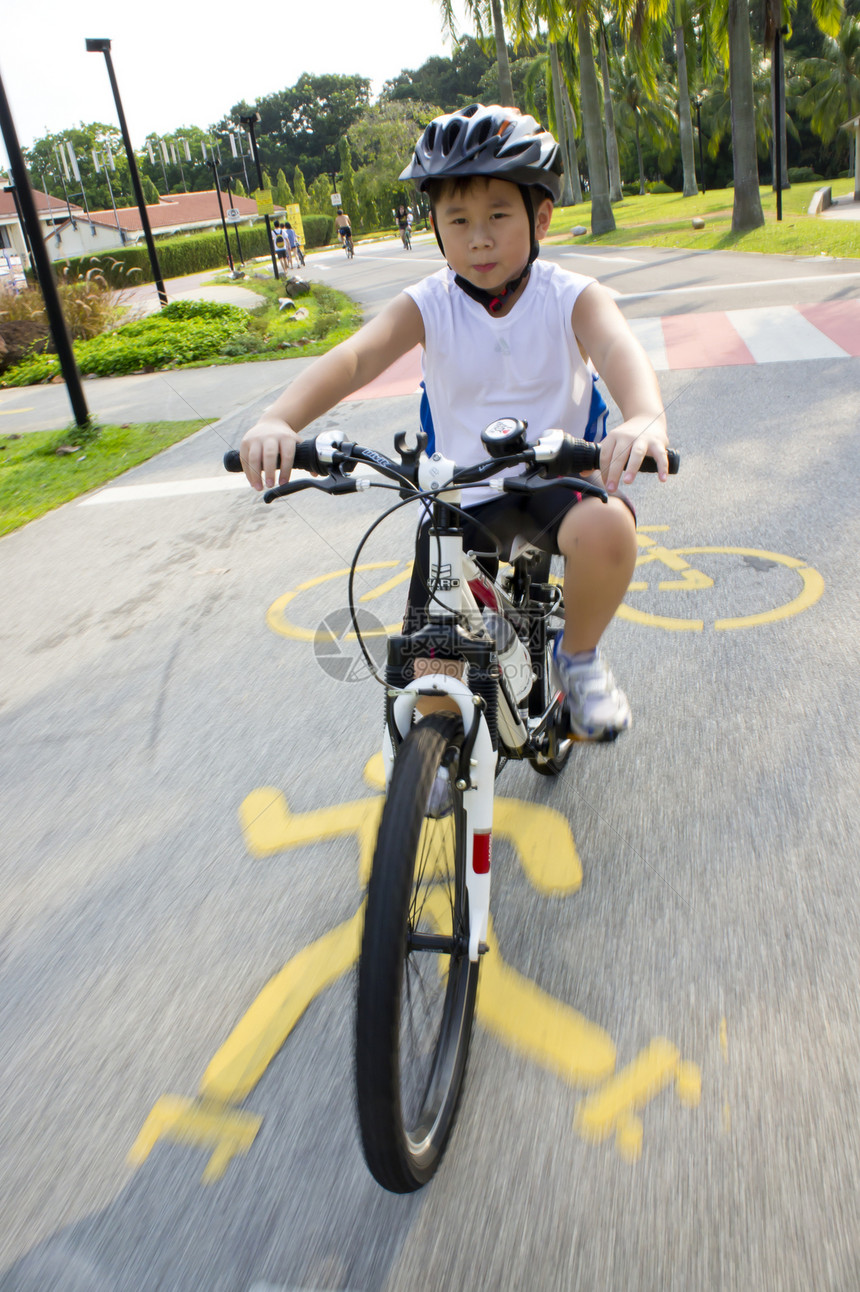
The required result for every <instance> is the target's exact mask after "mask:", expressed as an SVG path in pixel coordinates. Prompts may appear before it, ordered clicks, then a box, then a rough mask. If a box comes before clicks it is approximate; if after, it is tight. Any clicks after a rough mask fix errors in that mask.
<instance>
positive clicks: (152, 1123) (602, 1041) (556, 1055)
mask: <svg viewBox="0 0 860 1292" xmlns="http://www.w3.org/2000/svg"><path fill="white" fill-rule="evenodd" d="M364 775H365V780H366V781H367V782H368V784H369V785H371V786H372V787H373V788H374V789H378V790H381V789H382V788H383V786H384V770H383V766H382V758H381V755H379V754H377V755H375V756H374V757H373V758H371V759H370V760H369V761H368V763H367V765H366V767H365V771H364ZM382 804H383V798H382V796H381V795H379V796H374V797H371V798H362V799H355V800H352V801H351V802H347V803H341V804H337V805H335V806H333V807H329V808H319V809H316V810H312V811H310V812H303V813H294V812H292V811H291V810H290V808H289V806H288V804H287V801H286V799H285V798H284V796H283V794H282V793H281V792H280V791H279V790H277V789H274V788H271V787H264V788H260V789H257V790H253V791H252V792H251V793H250V794H248V795H247V797H246V798H245V799H244V800H243V802H242V804H241V806H240V809H239V818H240V822H241V826H242V833H243V836H244V839H245V843H246V846H247V848H248V851H249V852H250V853H251V854H252V855H253V856H255V857H260V858H263V857H270V856H273V855H275V854H277V853H280V852H283V851H286V850H287V849H290V848H296V847H302V846H303V845H305V844H308V843H312V842H319V841H321V840H324V839H334V838H337V837H341V836H345V835H352V836H354V837H355V839H356V842H357V844H358V853H359V878H360V882H361V883H362V885H364V884H365V883H366V882H367V877H368V875H369V873H370V864H371V860H372V857H373V848H374V843H375V839H376V831H377V827H378V823H379V816H380V812H381V810H382ZM495 813H496V815H495V817H494V822H493V826H494V832H495V834H496V835H497V837H500V838H501V837H505V838H507V839H509V841H510V842H511V844H512V845H513V847H514V849H515V851H516V853H517V856H518V857H519V860H520V863H521V865H522V867H523V870H524V872H525V874H526V876H527V878H528V880H529V882H530V883H531V884H532V885H533V886H534V887H535V888H536V889H537V890H538V891H539V892H541V893H542V894H544V895H549V896H555V897H559V898H563V897H567V896H570V895H571V894H572V893H575V892H576V891H577V890H578V888H579V887H580V884H581V882H582V867H581V864H580V860H579V856H578V853H577V850H576V845H575V843H574V840H573V836H572V835H571V832H570V827H569V825H568V823H567V820H566V819H565V818H564V817H563V816H562V815H561V813H559V812H556V811H555V810H554V809H552V808H548V807H545V806H543V805H540V804H535V803H525V802H521V801H519V800H516V799H508V798H497V799H496V801H495ZM430 824H431V826H432V824H433V823H430ZM362 920H363V907H359V909H358V910H357V911H356V913H355V914H354V915H353V916H352V917H351V918H350V919H348V920H346V921H344V922H343V923H342V924H339V925H337V926H336V927H335V928H334V929H331V930H329V932H327V933H325V934H324V935H323V936H322V937H321V938H318V939H316V941H314V942H312V943H310V944H309V945H308V946H306V947H304V948H303V949H302V950H301V951H299V952H298V953H297V954H296V955H295V956H293V957H292V958H291V959H290V960H289V961H288V962H287V964H286V965H284V967H283V968H282V969H281V970H280V971H279V972H278V973H277V974H275V975H274V977H272V978H271V979H270V980H269V981H268V982H267V983H266V985H265V986H264V988H263V990H262V991H261V992H260V993H259V995H258V996H257V998H256V1000H255V1001H254V1002H253V1004H252V1005H251V1007H250V1008H249V1009H248V1011H247V1012H246V1013H245V1014H244V1015H243V1017H242V1018H241V1019H240V1020H239V1022H238V1023H237V1025H236V1027H235V1028H234V1029H233V1031H232V1032H231V1033H230V1035H229V1036H228V1038H227V1039H226V1041H225V1042H224V1044H223V1045H222V1046H221V1047H220V1048H219V1050H218V1051H217V1053H216V1054H215V1055H214V1056H213V1058H212V1060H211V1062H210V1063H209V1065H208V1067H207V1068H206V1071H205V1073H204V1075H203V1078H202V1080H201V1082H200V1088H199V1093H198V1095H197V1097H196V1098H183V1097H181V1096H176V1095H164V1096H162V1098H161V1099H159V1100H158V1101H157V1103H156V1104H155V1106H154V1107H153V1109H152V1111H151V1113H150V1115H149V1117H148V1118H147V1120H146V1123H145V1124H144V1126H143V1128H142V1129H141V1131H140V1134H139V1135H138V1137H137V1140H136V1141H135V1144H134V1146H133V1147H132V1150H131V1154H130V1158H131V1160H132V1161H133V1162H135V1163H141V1162H143V1161H145V1159H146V1158H147V1156H148V1155H149V1153H150V1152H151V1150H152V1148H153V1147H154V1145H155V1144H156V1143H157V1142H158V1140H159V1139H161V1138H166V1139H170V1140H174V1141H178V1142H183V1143H188V1144H191V1145H194V1146H196V1147H200V1148H205V1149H208V1150H209V1151H210V1152H211V1156H210V1159H209V1162H208V1164H207V1166H206V1168H205V1170H204V1173H203V1181H204V1182H205V1183H208V1182H210V1181H212V1180H215V1179H218V1178H220V1176H221V1175H223V1173H224V1171H225V1170H226V1168H227V1166H228V1165H229V1162H230V1161H231V1159H232V1158H233V1157H234V1156H236V1155H237V1154H240V1153H246V1152H247V1151H248V1150H249V1148H250V1147H251V1144H252V1143H253V1140H254V1137H255V1135H256V1132H257V1130H258V1129H259V1126H260V1125H261V1123H262V1118H260V1117H259V1116H256V1115H254V1114H251V1113H248V1112H247V1111H245V1110H243V1109H241V1108H239V1107H237V1105H238V1104H240V1103H241V1101H242V1100H244V1099H245V1098H247V1096H248V1095H249V1094H250V1093H251V1091H252V1090H253V1089H254V1087H255V1086H256V1085H257V1083H258V1082H259V1080H260V1078H261V1077H262V1076H263V1073H264V1072H265V1071H266V1069H267V1067H268V1066H269V1064H270V1063H271V1062H272V1060H273V1059H274V1058H275V1056H276V1055H277V1053H278V1052H279V1050H280V1049H281V1048H282V1046H283V1045H284V1043H285V1041H286V1040H287V1038H288V1037H289V1035H290V1033H291V1032H292V1030H293V1029H294V1028H295V1026H296V1025H297V1023H298V1022H299V1020H300V1018H301V1016H302V1014H303V1013H304V1012H305V1010H306V1009H307V1008H308V1007H309V1005H310V1004H311V1003H312V1002H313V1001H314V1000H315V999H316V997H317V996H318V995H319V994H320V993H321V992H322V991H324V990H325V988H326V987H328V986H330V985H331V984H332V983H333V982H335V981H336V980H337V979H338V978H339V977H340V976H341V975H342V974H344V973H346V972H347V971H348V970H349V969H350V968H351V967H352V966H353V965H354V964H355V962H356V960H357V958H358V951H359V944H360V939H361V928H362ZM488 943H489V946H490V952H489V954H488V955H487V956H485V957H484V961H483V964H482V970H481V984H480V990H479V993H478V1005H477V1019H478V1021H479V1022H480V1023H481V1024H482V1025H483V1026H484V1027H485V1028H486V1029H487V1030H488V1031H490V1032H491V1033H492V1034H493V1035H494V1036H496V1037H498V1039H499V1040H501V1041H503V1042H504V1043H505V1044H506V1045H508V1046H510V1047H511V1048H512V1049H515V1050H517V1051H518V1052H520V1053H524V1054H526V1055H528V1056H529V1057H530V1058H532V1059H533V1060H534V1061H535V1062H537V1063H539V1064H540V1065H541V1066H542V1067H544V1068H546V1069H547V1070H548V1071H550V1072H553V1073H555V1074H556V1075H557V1076H559V1077H561V1078H562V1079H563V1080H565V1081H566V1082H567V1083H568V1084H570V1085H571V1086H573V1087H574V1088H578V1089H582V1090H584V1091H588V1092H589V1093H588V1094H587V1095H586V1097H585V1098H584V1099H582V1100H581V1101H580V1102H579V1103H578V1104H577V1107H576V1110H575V1117H574V1121H573V1128H574V1129H575V1130H576V1132H577V1133H578V1134H580V1135H581V1136H582V1137H583V1138H585V1139H586V1140H589V1141H594V1142H599V1141H601V1140H604V1139H606V1138H607V1137H608V1136H610V1135H614V1137H615V1144H616V1147H617V1149H618V1151H619V1152H620V1153H621V1154H622V1155H623V1156H625V1157H627V1158H628V1159H630V1160H635V1159H636V1158H638V1156H639V1154H640V1153H641V1149H642V1139H643V1128H642V1123H641V1120H640V1118H639V1117H638V1115H637V1114H638V1112H639V1111H640V1110H641V1108H642V1107H643V1106H644V1105H645V1104H646V1103H647V1102H648V1101H650V1100H651V1099H652V1098H654V1097H655V1096H656V1095H657V1094H658V1093H660V1091H662V1090H663V1089H666V1088H668V1087H671V1086H674V1088H675V1091H676V1094H677V1095H678V1098H679V1100H680V1101H681V1102H683V1103H686V1104H687V1105H695V1104H696V1103H698V1098H699V1092H700V1090H701V1076H700V1073H699V1069H698V1067H697V1066H696V1065H695V1064H694V1063H688V1062H687V1063H685V1062H682V1060H681V1057H680V1052H679V1051H678V1049H677V1047H675V1046H674V1045H673V1044H672V1043H671V1042H670V1041H667V1040H665V1039H664V1038H660V1037H657V1038H655V1039H654V1040H653V1041H652V1042H651V1044H650V1046H649V1047H648V1048H647V1049H646V1050H644V1051H643V1052H642V1053H641V1054H640V1055H638V1056H636V1057H635V1058H634V1060H633V1062H632V1063H631V1064H629V1065H628V1066H627V1067H625V1068H623V1069H621V1070H616V1050H615V1045H614V1043H613V1041H612V1038H611V1037H610V1036H609V1033H608V1032H606V1031H605V1029H604V1028H602V1027H600V1026H599V1025H598V1024H596V1023H593V1022H591V1021H590V1020H589V1019H587V1018H585V1017H584V1016H583V1015H582V1014H580V1013H578V1011H576V1010H575V1009H573V1008H572V1007H571V1006H570V1005H567V1004H566V1003H565V1002H563V1001H560V1000H557V999H556V998H555V997H553V996H551V995H549V993H547V992H545V991H544V990H543V989H542V988H541V987H540V986H539V985H538V984H537V983H535V982H533V981H531V979H529V978H526V977H525V976H524V975H522V974H520V973H519V972H518V971H517V970H516V969H514V968H513V967H512V966H510V965H508V964H506V962H505V960H504V958H503V956H502V953H501V949H500V947H499V943H498V940H497V938H496V936H495V934H494V931H493V927H492V922H491V924H490V929H489V934H488Z"/></svg>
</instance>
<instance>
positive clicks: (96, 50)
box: [87, 39, 110, 54]
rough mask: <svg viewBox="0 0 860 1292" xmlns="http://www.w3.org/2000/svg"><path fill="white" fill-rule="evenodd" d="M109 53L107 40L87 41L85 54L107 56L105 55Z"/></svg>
mask: <svg viewBox="0 0 860 1292" xmlns="http://www.w3.org/2000/svg"><path fill="white" fill-rule="evenodd" d="M109 52H110V41H109V40H104V39H99V40H89V39H88V40H87V53H88V54H107V53H109Z"/></svg>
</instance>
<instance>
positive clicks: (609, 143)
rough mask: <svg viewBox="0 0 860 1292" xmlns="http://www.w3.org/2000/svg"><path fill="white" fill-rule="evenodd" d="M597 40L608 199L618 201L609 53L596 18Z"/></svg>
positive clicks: (602, 27) (618, 170) (618, 173)
mask: <svg viewBox="0 0 860 1292" xmlns="http://www.w3.org/2000/svg"><path fill="white" fill-rule="evenodd" d="M597 41H598V48H599V50H600V77H601V80H602V81H603V118H604V123H605V132H606V164H607V169H608V172H609V200H610V202H620V201H621V199H622V197H623V196H624V195H623V193H622V192H621V166H620V164H619V161H618V140H617V139H616V138H615V110H614V108H613V105H612V85H611V82H610V78H609V54H608V52H607V48H606V44H607V42H606V24H605V22H603V21H601V20H598V23H597Z"/></svg>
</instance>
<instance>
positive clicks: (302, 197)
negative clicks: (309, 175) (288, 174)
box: [293, 166, 311, 215]
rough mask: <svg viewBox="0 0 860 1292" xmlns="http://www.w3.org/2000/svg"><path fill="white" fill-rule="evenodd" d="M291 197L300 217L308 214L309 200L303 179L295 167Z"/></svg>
mask: <svg viewBox="0 0 860 1292" xmlns="http://www.w3.org/2000/svg"><path fill="white" fill-rule="evenodd" d="M293 195H294V197H295V199H296V201H297V202H298V204H299V210H300V211H301V213H302V215H308V214H310V209H311V207H310V199H309V198H308V190H307V188H306V187H305V177H304V175H303V174H302V172H301V170H300V169H299V167H298V166H297V167H296V169H295V170H294V171H293Z"/></svg>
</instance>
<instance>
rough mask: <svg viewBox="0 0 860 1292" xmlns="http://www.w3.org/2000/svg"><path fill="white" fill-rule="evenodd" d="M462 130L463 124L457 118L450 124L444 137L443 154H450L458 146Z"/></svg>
mask: <svg viewBox="0 0 860 1292" xmlns="http://www.w3.org/2000/svg"><path fill="white" fill-rule="evenodd" d="M461 128H462V122H461V121H458V120H457V119H456V117H455V119H454V120H453V121H449V122H448V124H447V126H446V127H445V130H444V132H443V135H442V152H443V153H449V152H450V151H451V149H452V148H454V147H455V146H456V143H457V140H458V139H459V138H460V130H461Z"/></svg>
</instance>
